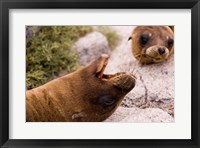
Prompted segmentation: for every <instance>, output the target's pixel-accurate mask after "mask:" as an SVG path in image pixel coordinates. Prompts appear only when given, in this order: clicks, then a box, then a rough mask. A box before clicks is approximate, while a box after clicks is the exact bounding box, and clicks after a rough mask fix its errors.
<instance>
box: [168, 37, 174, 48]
mask: <svg viewBox="0 0 200 148" xmlns="http://www.w3.org/2000/svg"><path fill="white" fill-rule="evenodd" d="M173 44H174V40H173V39H171V38H168V40H167V47H168V48H171V47H172V46H173Z"/></svg>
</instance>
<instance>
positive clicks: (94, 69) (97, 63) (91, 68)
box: [86, 54, 109, 74]
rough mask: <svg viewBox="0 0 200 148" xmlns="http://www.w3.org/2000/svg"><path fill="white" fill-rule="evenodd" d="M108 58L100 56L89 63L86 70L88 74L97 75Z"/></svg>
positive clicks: (105, 55)
mask: <svg viewBox="0 0 200 148" xmlns="http://www.w3.org/2000/svg"><path fill="white" fill-rule="evenodd" d="M108 59H109V56H108V55H107V54H102V55H101V56H100V57H99V58H97V59H96V60H94V61H93V62H91V63H90V64H89V65H88V66H87V67H86V68H87V71H88V72H89V73H90V74H97V73H99V72H101V70H102V69H104V68H105V67H106V65H107V63H108Z"/></svg>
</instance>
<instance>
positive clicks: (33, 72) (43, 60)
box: [26, 26, 92, 89]
mask: <svg viewBox="0 0 200 148" xmlns="http://www.w3.org/2000/svg"><path fill="white" fill-rule="evenodd" d="M90 31H92V28H91V27H89V26H45V27H41V29H40V31H39V32H38V33H37V34H36V35H35V36H34V37H33V38H32V39H31V40H30V41H28V42H27V45H26V88H27V89H32V88H34V87H38V86H40V85H42V84H44V83H46V82H48V81H50V80H51V79H53V78H54V77H55V76H56V75H57V74H58V73H59V72H62V71H66V72H68V73H69V72H72V71H74V70H76V69H77V68H78V66H79V63H78V60H77V58H78V56H77V53H76V52H75V51H72V50H70V48H71V47H72V45H73V43H74V42H75V41H76V40H77V39H78V38H79V37H81V36H83V35H85V34H86V33H88V32H90Z"/></svg>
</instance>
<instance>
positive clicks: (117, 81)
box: [72, 54, 135, 121]
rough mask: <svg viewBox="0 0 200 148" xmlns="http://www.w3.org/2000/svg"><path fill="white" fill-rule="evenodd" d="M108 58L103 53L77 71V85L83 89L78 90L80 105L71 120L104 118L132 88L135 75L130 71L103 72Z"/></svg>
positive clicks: (97, 119)
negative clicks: (78, 77) (110, 73)
mask: <svg viewBox="0 0 200 148" xmlns="http://www.w3.org/2000/svg"><path fill="white" fill-rule="evenodd" d="M108 59H109V57H108V55H105V54H103V55H101V56H100V57H99V58H98V59H96V60H95V61H93V62H92V63H90V64H89V65H88V66H86V67H84V68H82V69H81V70H80V71H78V73H79V74H80V73H81V75H79V76H80V79H79V85H81V86H82V87H84V89H83V90H82V91H80V90H79V99H80V98H81V100H80V101H81V102H79V104H81V105H79V106H77V107H78V108H77V110H78V111H77V112H75V113H74V114H73V115H72V119H73V121H103V120H105V119H106V118H107V117H109V116H110V115H111V114H112V113H113V112H114V111H115V110H116V108H117V107H118V106H119V105H120V103H121V101H122V99H123V97H124V96H125V95H126V94H127V93H128V92H129V91H131V90H132V89H133V88H134V86H135V76H134V75H133V74H131V73H125V72H120V73H116V74H112V75H108V74H104V73H103V72H104V69H105V68H106V65H107V63H108ZM80 92H81V93H80ZM80 95H81V96H80Z"/></svg>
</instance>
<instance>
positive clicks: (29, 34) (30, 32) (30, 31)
mask: <svg viewBox="0 0 200 148" xmlns="http://www.w3.org/2000/svg"><path fill="white" fill-rule="evenodd" d="M40 29H41V27H40V26H26V42H28V41H30V40H31V39H32V38H33V37H34V36H35V35H36V33H37V32H38V31H39V30H40Z"/></svg>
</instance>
